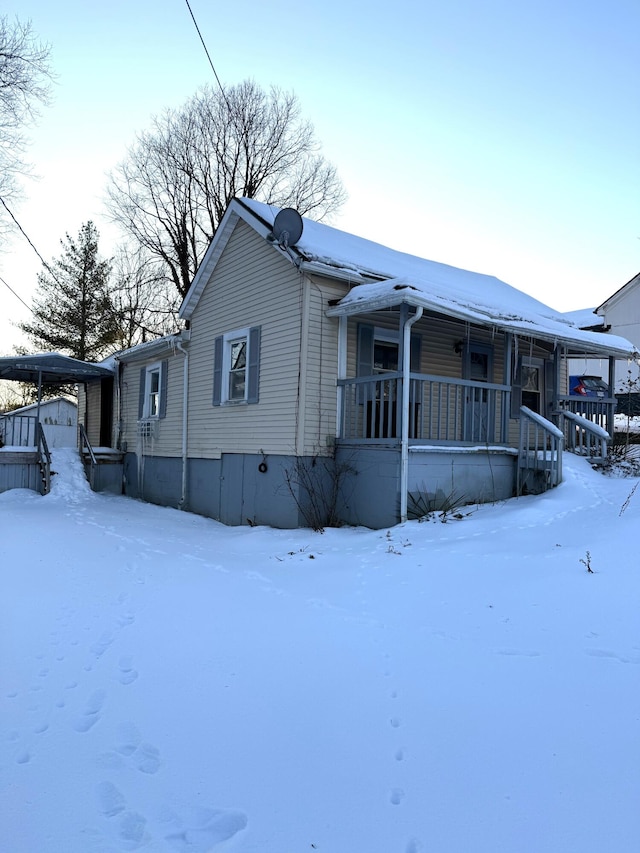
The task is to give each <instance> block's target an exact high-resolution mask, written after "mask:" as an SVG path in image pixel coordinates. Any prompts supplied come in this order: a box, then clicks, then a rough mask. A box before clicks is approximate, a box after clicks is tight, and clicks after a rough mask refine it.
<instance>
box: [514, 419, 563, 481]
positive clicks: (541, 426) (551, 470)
mask: <svg viewBox="0 0 640 853" xmlns="http://www.w3.org/2000/svg"><path fill="white" fill-rule="evenodd" d="M563 446H564V434H563V432H562V430H560V429H558V427H557V426H556V425H555V424H552V423H551V421H548V420H547V419H546V418H543V417H542V415H539V414H538V413H537V412H532V411H531V409H529V408H527V406H520V440H519V445H518V476H517V494H518V495H522V494H524V493H525V490H526V491H528V492H543V491H546V489H550V488H553V486H557V485H558V484H559V483H561V482H562V450H563Z"/></svg>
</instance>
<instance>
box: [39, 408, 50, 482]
mask: <svg viewBox="0 0 640 853" xmlns="http://www.w3.org/2000/svg"><path fill="white" fill-rule="evenodd" d="M36 447H37V448H38V462H39V464H40V473H41V475H42V494H43V495H48V494H49V491H50V490H51V453H50V452H49V446H48V445H47V438H46V436H45V434H44V430H43V429H42V424H41V423H38V424H37V426H36Z"/></svg>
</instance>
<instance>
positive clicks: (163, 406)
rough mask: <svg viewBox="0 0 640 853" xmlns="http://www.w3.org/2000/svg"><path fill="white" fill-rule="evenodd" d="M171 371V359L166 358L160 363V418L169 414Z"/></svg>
mask: <svg viewBox="0 0 640 853" xmlns="http://www.w3.org/2000/svg"><path fill="white" fill-rule="evenodd" d="M168 373H169V361H168V360H167V359H166V358H165V360H164V361H162V362H161V363H160V410H159V411H158V417H159V418H166V416H167V376H168Z"/></svg>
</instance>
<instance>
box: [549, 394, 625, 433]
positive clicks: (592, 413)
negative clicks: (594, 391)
mask: <svg viewBox="0 0 640 853" xmlns="http://www.w3.org/2000/svg"><path fill="white" fill-rule="evenodd" d="M617 404H618V401H617V400H616V398H615V397H578V396H577V395H575V394H560V395H559V396H558V403H557V405H558V409H559V410H560V411H561V412H571V413H573V414H574V415H582V416H583V417H585V418H588V419H589V420H590V421H591V422H592V423H595V424H598V425H599V426H600V427H602V428H604V429H605V430H606V431H607V433H608V434H609V436H613V430H614V418H613V416H614V412H615V410H616V406H617Z"/></svg>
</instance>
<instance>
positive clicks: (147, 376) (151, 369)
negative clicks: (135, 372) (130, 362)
mask: <svg viewBox="0 0 640 853" xmlns="http://www.w3.org/2000/svg"><path fill="white" fill-rule="evenodd" d="M155 375H157V377H158V387H157V390H156V391H152V382H153V377H154V376H155ZM161 398H162V362H161V361H156V362H154V363H153V364H149V365H148V366H147V367H146V368H145V372H144V403H143V406H142V417H143V418H144V419H145V420H147V419H151V418H159V417H160V411H161V402H162V400H161ZM152 400H154V401H155V405H153V404H152Z"/></svg>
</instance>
